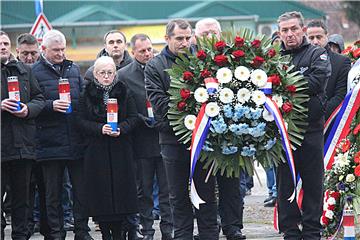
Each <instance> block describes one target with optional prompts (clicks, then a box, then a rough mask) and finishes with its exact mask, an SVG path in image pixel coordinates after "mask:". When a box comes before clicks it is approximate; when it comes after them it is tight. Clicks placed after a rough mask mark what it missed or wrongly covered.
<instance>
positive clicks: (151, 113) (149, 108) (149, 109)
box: [146, 100, 155, 122]
mask: <svg viewBox="0 0 360 240" xmlns="http://www.w3.org/2000/svg"><path fill="white" fill-rule="evenodd" d="M146 109H147V113H148V117H149V118H150V120H151V121H152V122H154V121H155V117H154V112H153V109H152V106H151V103H150V101H149V100H146Z"/></svg>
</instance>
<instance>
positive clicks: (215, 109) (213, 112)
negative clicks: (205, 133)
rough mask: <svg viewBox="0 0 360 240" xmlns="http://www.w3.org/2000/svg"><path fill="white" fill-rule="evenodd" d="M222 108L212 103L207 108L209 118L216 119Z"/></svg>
mask: <svg viewBox="0 0 360 240" xmlns="http://www.w3.org/2000/svg"><path fill="white" fill-rule="evenodd" d="M219 111H220V108H219V105H218V104H217V103H215V102H210V103H208V104H207V105H206V107H205V113H206V115H208V116H209V117H215V116H217V115H218V114H219Z"/></svg>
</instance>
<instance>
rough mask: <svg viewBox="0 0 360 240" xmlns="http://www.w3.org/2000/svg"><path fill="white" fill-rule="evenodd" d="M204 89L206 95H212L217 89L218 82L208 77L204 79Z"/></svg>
mask: <svg viewBox="0 0 360 240" xmlns="http://www.w3.org/2000/svg"><path fill="white" fill-rule="evenodd" d="M204 82H205V87H206V89H207V91H208V93H209V94H210V95H211V94H214V93H216V92H217V90H218V89H219V82H218V80H217V79H216V78H212V77H208V78H205V79H204Z"/></svg>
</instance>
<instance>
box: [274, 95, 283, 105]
mask: <svg viewBox="0 0 360 240" xmlns="http://www.w3.org/2000/svg"><path fill="white" fill-rule="evenodd" d="M272 100H273V101H274V102H275V103H276V105H277V106H278V108H281V107H282V105H283V104H284V101H283V99H282V97H281V96H280V95H274V96H272Z"/></svg>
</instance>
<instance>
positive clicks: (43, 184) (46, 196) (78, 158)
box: [32, 30, 92, 240]
mask: <svg viewBox="0 0 360 240" xmlns="http://www.w3.org/2000/svg"><path fill="white" fill-rule="evenodd" d="M65 47H66V39H65V36H64V35H63V34H62V33H61V32H59V31H57V30H51V31H49V32H47V33H46V34H45V36H44V39H43V53H44V54H43V55H42V56H41V57H40V60H39V61H38V62H37V63H35V64H34V65H33V67H32V69H33V72H34V75H35V76H36V78H37V79H38V81H39V84H40V87H41V89H42V90H43V93H44V96H45V99H46V105H45V108H44V110H43V111H42V112H41V114H40V115H39V117H38V118H37V120H36V127H37V133H36V134H37V144H38V145H37V149H36V153H37V161H38V163H39V166H40V167H39V170H40V173H39V174H37V175H38V176H41V179H40V180H39V182H38V187H39V196H40V214H41V215H40V232H41V233H42V234H43V235H44V236H45V238H46V239H64V238H65V235H66V232H65V231H64V228H63V210H62V207H61V197H62V183H63V175H64V168H65V166H67V167H68V170H69V174H70V180H71V183H72V187H73V199H74V206H73V211H74V220H75V229H74V232H75V239H76V240H83V239H85V240H89V239H92V238H91V237H90V235H89V233H88V226H87V221H88V219H87V218H86V217H85V216H84V209H83V208H82V207H83V206H82V203H83V201H84V200H83V199H82V194H81V190H82V189H81V188H82V175H83V172H82V171H83V144H82V138H81V136H80V133H79V130H78V129H76V128H75V122H74V120H75V114H77V111H78V99H79V95H80V90H81V89H82V82H83V80H82V78H81V76H80V70H79V67H78V66H77V65H75V64H74V63H73V62H71V61H69V60H67V59H65V55H64V52H65ZM61 78H66V79H68V81H69V84H70V96H71V102H69V101H65V100H60V99H59V89H58V87H59V79H61ZM70 107H71V108H70ZM70 109H71V111H70Z"/></svg>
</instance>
